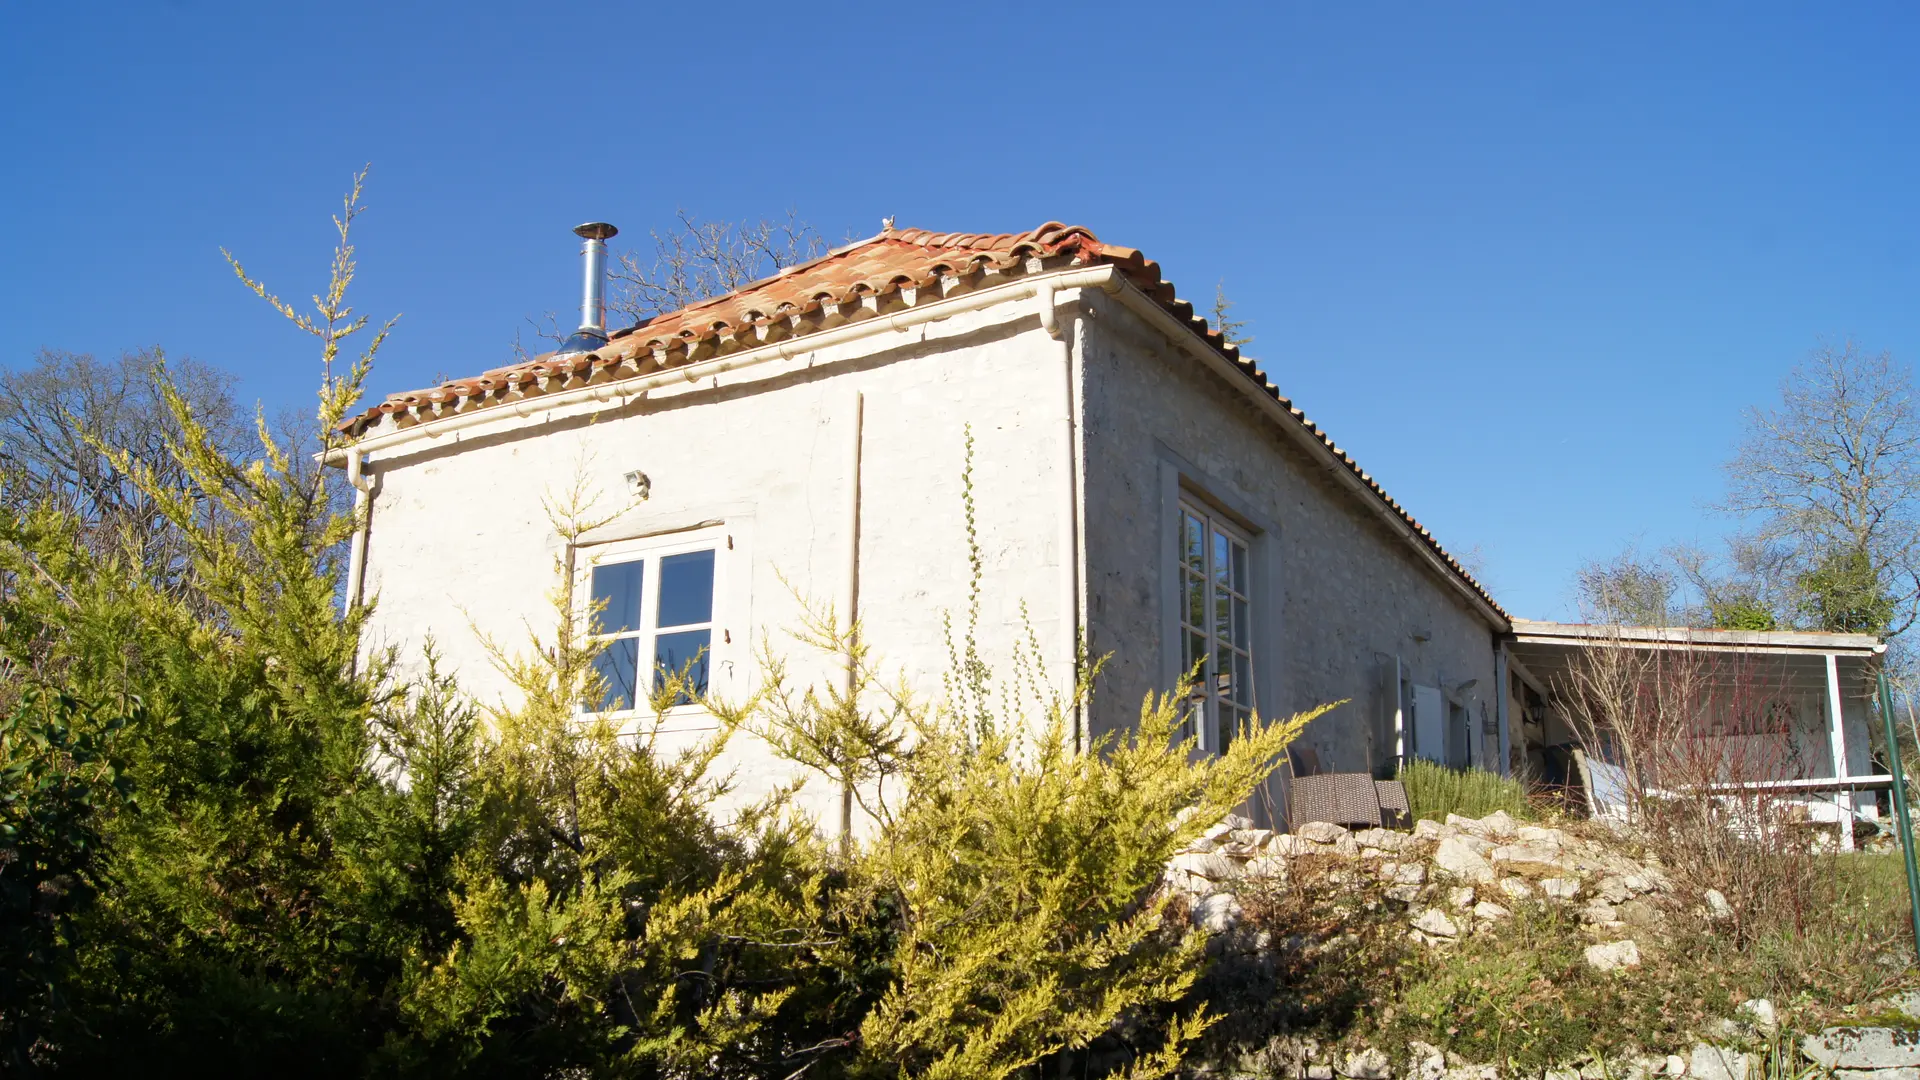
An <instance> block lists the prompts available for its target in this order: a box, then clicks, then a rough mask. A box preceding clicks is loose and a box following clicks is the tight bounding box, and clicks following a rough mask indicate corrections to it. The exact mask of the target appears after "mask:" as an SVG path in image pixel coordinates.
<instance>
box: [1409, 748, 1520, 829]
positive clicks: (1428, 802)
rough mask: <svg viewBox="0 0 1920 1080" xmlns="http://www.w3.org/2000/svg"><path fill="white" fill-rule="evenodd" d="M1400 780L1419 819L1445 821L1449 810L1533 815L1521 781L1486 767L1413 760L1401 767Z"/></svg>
mask: <svg viewBox="0 0 1920 1080" xmlns="http://www.w3.org/2000/svg"><path fill="white" fill-rule="evenodd" d="M1399 780H1400V782H1401V783H1403V784H1405V785H1406V786H1407V802H1408V804H1409V805H1411V806H1412V807H1413V817H1414V820H1416V821H1418V820H1420V819H1422V818H1432V819H1433V820H1435V821H1445V820H1446V819H1447V815H1448V814H1459V815H1460V816H1461V817H1470V818H1481V817H1486V816H1487V815H1488V814H1491V813H1493V812H1494V811H1496V810H1505V811H1506V812H1507V813H1509V814H1511V815H1513V816H1514V817H1516V818H1520V819H1522V820H1529V819H1531V818H1533V817H1534V812H1533V806H1532V804H1531V803H1529V802H1528V801H1527V789H1526V787H1525V786H1524V785H1522V784H1521V783H1520V781H1518V780H1513V779H1509V778H1508V777H1504V776H1501V775H1499V774H1498V773H1491V772H1487V771H1485V770H1484V769H1449V768H1447V767H1446V766H1444V765H1436V764H1434V763H1433V762H1431V761H1414V762H1409V763H1408V764H1407V765H1405V766H1402V767H1401V769H1400V775H1399Z"/></svg>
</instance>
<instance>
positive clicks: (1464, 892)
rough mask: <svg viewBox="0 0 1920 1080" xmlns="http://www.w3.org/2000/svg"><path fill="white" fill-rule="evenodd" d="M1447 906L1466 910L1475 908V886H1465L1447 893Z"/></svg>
mask: <svg viewBox="0 0 1920 1080" xmlns="http://www.w3.org/2000/svg"><path fill="white" fill-rule="evenodd" d="M1447 906H1448V907H1457V908H1466V907H1472V906H1473V886H1471V885H1463V886H1461V887H1460V888H1458V889H1452V890H1449V891H1448V892H1447Z"/></svg>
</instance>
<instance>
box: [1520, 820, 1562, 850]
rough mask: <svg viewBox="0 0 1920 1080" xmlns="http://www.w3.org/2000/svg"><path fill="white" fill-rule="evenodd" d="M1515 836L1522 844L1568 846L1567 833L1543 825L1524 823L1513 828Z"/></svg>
mask: <svg viewBox="0 0 1920 1080" xmlns="http://www.w3.org/2000/svg"><path fill="white" fill-rule="evenodd" d="M1513 838H1514V839H1515V840H1517V841H1519V842H1520V843H1522V844H1545V845H1547V846H1548V847H1566V846H1567V834H1566V833H1564V832H1562V831H1561V830H1559V829H1550V828H1547V827H1546V826H1543V825H1522V826H1520V827H1519V828H1517V829H1515V830H1513Z"/></svg>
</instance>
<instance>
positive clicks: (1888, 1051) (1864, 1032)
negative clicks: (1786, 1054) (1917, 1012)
mask: <svg viewBox="0 0 1920 1080" xmlns="http://www.w3.org/2000/svg"><path fill="white" fill-rule="evenodd" d="M1801 1049H1802V1050H1803V1051H1805V1052H1806V1055H1807V1056H1808V1057H1810V1058H1812V1059H1813V1060H1815V1061H1817V1062H1819V1063H1820V1064H1822V1065H1825V1066H1826V1067H1827V1068H1829V1069H1907V1068H1920V1032H1916V1031H1901V1030H1895V1029H1894V1028H1828V1029H1827V1030H1825V1031H1823V1032H1821V1033H1820V1034H1818V1035H1809V1036H1807V1038H1806V1041H1805V1042H1803V1043H1802V1044H1801Z"/></svg>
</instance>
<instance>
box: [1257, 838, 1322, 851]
mask: <svg viewBox="0 0 1920 1080" xmlns="http://www.w3.org/2000/svg"><path fill="white" fill-rule="evenodd" d="M1322 850H1324V849H1322V848H1321V846H1320V845H1319V844H1316V843H1314V842H1313V841H1311V840H1307V839H1304V838H1302V837H1298V836H1295V835H1293V834H1292V833H1281V834H1280V835H1279V836H1276V837H1274V838H1273V839H1271V840H1269V841H1267V854H1269V855H1318V854H1320V852H1321V851H1322Z"/></svg>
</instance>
